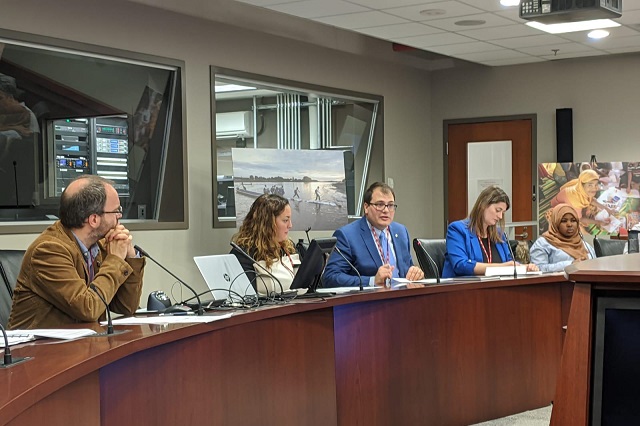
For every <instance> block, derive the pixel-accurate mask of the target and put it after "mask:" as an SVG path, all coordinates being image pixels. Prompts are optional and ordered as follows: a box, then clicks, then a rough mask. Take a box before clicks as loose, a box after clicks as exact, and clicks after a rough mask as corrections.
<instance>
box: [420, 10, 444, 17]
mask: <svg viewBox="0 0 640 426" xmlns="http://www.w3.org/2000/svg"><path fill="white" fill-rule="evenodd" d="M446 13H447V11H446V10H444V9H425V10H421V11H420V15H423V16H439V15H444V14H446Z"/></svg>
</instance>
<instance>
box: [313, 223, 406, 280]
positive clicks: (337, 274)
mask: <svg viewBox="0 0 640 426" xmlns="http://www.w3.org/2000/svg"><path fill="white" fill-rule="evenodd" d="M389 231H390V233H391V241H392V243H393V250H394V253H395V255H396V267H397V268H398V276H400V277H402V278H404V277H406V276H407V272H408V271H409V268H410V267H411V266H412V265H413V260H412V259H411V245H410V242H409V232H408V231H407V228H406V227H405V226H404V225H401V224H399V223H395V222H392V223H391V224H390V225H389ZM333 236H334V237H336V238H337V240H338V241H337V243H336V246H337V247H338V249H340V251H341V252H342V254H344V256H345V257H346V258H347V259H349V262H351V263H352V264H353V266H355V268H356V269H357V270H358V272H360V275H362V285H363V286H368V285H369V280H370V279H371V277H373V276H375V275H376V273H377V272H378V268H380V267H381V266H382V259H380V253H379V252H378V248H377V246H376V243H375V242H374V240H373V236H372V235H371V228H369V227H368V226H367V219H366V218H365V217H364V216H363V217H362V218H360V219H359V220H357V221H355V222H352V223H350V224H348V225H345V226H343V227H342V228H340V229H338V230H336V231H335V232H334V233H333ZM322 282H323V286H324V287H358V286H359V285H360V280H359V279H358V276H357V275H356V273H355V272H354V271H353V269H351V267H350V266H349V264H348V263H347V262H346V261H345V260H344V259H343V258H342V256H340V255H339V254H338V253H336V252H335V251H334V252H333V253H331V256H330V257H329V261H328V262H327V267H326V268H325V270H324V278H323V281H322Z"/></svg>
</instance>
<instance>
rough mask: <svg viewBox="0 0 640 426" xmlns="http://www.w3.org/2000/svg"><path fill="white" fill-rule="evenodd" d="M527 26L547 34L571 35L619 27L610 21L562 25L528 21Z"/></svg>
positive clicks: (599, 20) (602, 20)
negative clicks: (577, 32) (578, 32)
mask: <svg viewBox="0 0 640 426" xmlns="http://www.w3.org/2000/svg"><path fill="white" fill-rule="evenodd" d="M527 25H528V26H530V27H533V28H536V29H538V30H541V31H544V32H547V33H549V34H563V33H573V32H576V31H589V30H599V29H602V28H613V27H619V26H620V24H618V23H617V22H614V21H612V20H611V19H594V20H592V21H579V22H565V23H562V24H549V25H545V24H541V23H540V22H536V21H529V22H527Z"/></svg>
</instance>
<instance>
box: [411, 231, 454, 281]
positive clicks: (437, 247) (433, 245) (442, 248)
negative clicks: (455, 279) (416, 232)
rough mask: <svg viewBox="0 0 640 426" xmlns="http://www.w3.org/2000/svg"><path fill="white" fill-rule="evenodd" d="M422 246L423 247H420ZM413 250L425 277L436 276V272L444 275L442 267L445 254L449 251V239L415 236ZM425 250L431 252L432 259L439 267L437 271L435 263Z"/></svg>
mask: <svg viewBox="0 0 640 426" xmlns="http://www.w3.org/2000/svg"><path fill="white" fill-rule="evenodd" d="M420 246H422V248H421V247H420ZM423 249H424V250H423ZM413 250H414V251H415V252H416V257H417V258H418V263H419V264H420V269H422V271H423V272H424V276H425V278H436V274H437V275H439V276H442V268H444V255H445V253H446V252H447V240H445V239H426V238H414V239H413ZM425 251H426V252H427V253H429V256H431V259H433V261H434V262H435V264H436V266H437V267H438V271H437V272H436V271H435V270H434V268H433V264H432V263H431V261H430V260H429V259H428V258H427V255H426V254H425Z"/></svg>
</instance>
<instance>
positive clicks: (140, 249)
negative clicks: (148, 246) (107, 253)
mask: <svg viewBox="0 0 640 426" xmlns="http://www.w3.org/2000/svg"><path fill="white" fill-rule="evenodd" d="M133 248H134V249H136V250H137V251H138V253H140V254H141V255H143V256H144V257H148V258H149V260H150V261H152V262H153V263H155V264H156V265H158V266H159V267H160V268H161V269H162V270H163V271H165V272H166V273H167V274H169V275H171V276H172V277H173V278H175V279H176V280H178V282H179V283H180V284H182V285H183V286H185V287H186V288H188V289H189V290H191V292H192V293H193V294H195V297H196V300H197V301H198V310H197V311H196V314H198V315H203V314H204V309H202V302H201V301H200V296H199V295H198V293H196V291H195V290H194V289H193V287H191V286H190V285H189V284H187V283H186V282H184V281H182V280H181V279H180V278H178V277H177V276H176V275H175V274H174V273H173V272H171V271H170V270H168V269H167V268H165V267H164V266H162V265H161V264H160V262H158V261H157V260H155V259H154V258H153V257H151V256H149V253H147V252H146V251H144V250H142V248H140V246H133Z"/></svg>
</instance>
